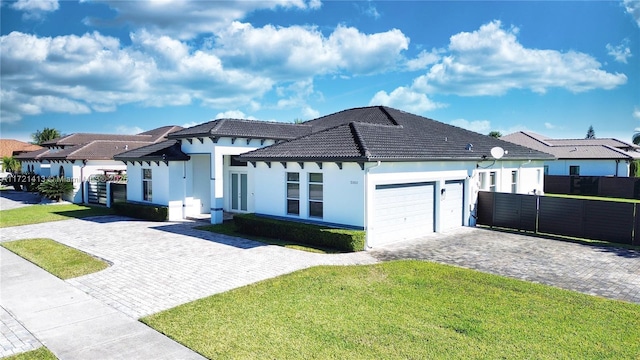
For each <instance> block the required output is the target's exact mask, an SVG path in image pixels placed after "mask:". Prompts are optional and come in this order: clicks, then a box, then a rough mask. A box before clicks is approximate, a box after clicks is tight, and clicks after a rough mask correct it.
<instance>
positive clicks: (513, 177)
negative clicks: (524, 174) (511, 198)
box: [511, 170, 518, 194]
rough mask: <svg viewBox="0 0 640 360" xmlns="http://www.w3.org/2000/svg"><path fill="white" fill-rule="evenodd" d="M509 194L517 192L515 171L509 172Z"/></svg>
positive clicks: (516, 172) (516, 173)
mask: <svg viewBox="0 0 640 360" xmlns="http://www.w3.org/2000/svg"><path fill="white" fill-rule="evenodd" d="M511 192H512V193H514V194H515V193H517V192H518V171H517V170H513V171H511Z"/></svg>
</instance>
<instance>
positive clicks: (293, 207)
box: [287, 172, 300, 215]
mask: <svg viewBox="0 0 640 360" xmlns="http://www.w3.org/2000/svg"><path fill="white" fill-rule="evenodd" d="M287 214H289V215H300V174H299V173H291V172H288V173H287Z"/></svg>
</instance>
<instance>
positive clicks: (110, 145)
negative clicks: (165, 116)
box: [16, 126, 182, 203]
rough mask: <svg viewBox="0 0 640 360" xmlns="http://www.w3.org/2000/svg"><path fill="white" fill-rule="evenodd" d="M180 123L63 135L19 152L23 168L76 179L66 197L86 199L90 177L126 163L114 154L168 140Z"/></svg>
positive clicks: (117, 169) (117, 170)
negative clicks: (38, 147)
mask: <svg viewBox="0 0 640 360" xmlns="http://www.w3.org/2000/svg"><path fill="white" fill-rule="evenodd" d="M181 129H182V127H179V126H164V127H160V128H157V129H153V130H150V131H146V132H143V133H140V134H137V135H115V134H85V133H76V134H71V135H67V136H63V137H60V138H57V139H54V140H51V141H47V142H45V143H43V144H42V145H43V146H45V147H46V148H44V149H41V150H38V151H34V152H29V153H25V154H21V155H18V156H16V159H18V160H20V162H21V164H22V169H23V172H33V173H35V174H37V175H41V176H44V177H48V176H57V177H63V178H66V179H69V180H71V181H73V183H74V191H73V194H71V195H70V196H68V197H67V198H65V200H68V201H71V202H74V203H84V202H87V200H88V195H87V194H86V192H87V190H86V189H85V188H86V186H83V185H84V184H85V183H86V182H87V181H90V180H91V177H92V176H93V175H110V174H121V173H124V172H126V169H127V167H126V165H124V164H123V163H122V162H120V161H117V160H114V159H113V157H114V156H115V155H117V154H120V153H122V152H125V151H129V150H132V149H136V148H139V147H142V146H146V145H149V144H153V143H156V142H160V141H163V140H166V136H167V135H168V134H170V133H171V132H174V131H178V130H181Z"/></svg>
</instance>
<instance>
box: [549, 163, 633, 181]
mask: <svg viewBox="0 0 640 360" xmlns="http://www.w3.org/2000/svg"><path fill="white" fill-rule="evenodd" d="M545 165H547V166H549V175H570V174H569V167H570V166H574V165H575V166H580V175H582V176H616V169H617V176H624V177H628V176H629V163H628V162H627V161H625V160H621V161H619V162H617V163H616V161H615V160H566V159H561V160H554V161H547V162H545Z"/></svg>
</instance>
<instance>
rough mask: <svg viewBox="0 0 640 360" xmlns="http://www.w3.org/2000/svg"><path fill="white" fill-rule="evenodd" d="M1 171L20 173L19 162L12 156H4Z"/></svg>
mask: <svg viewBox="0 0 640 360" xmlns="http://www.w3.org/2000/svg"><path fill="white" fill-rule="evenodd" d="M2 169H4V171H7V172H10V173H13V174H15V173H17V172H20V161H18V160H17V159H14V158H13V156H5V157H3V158H2Z"/></svg>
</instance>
